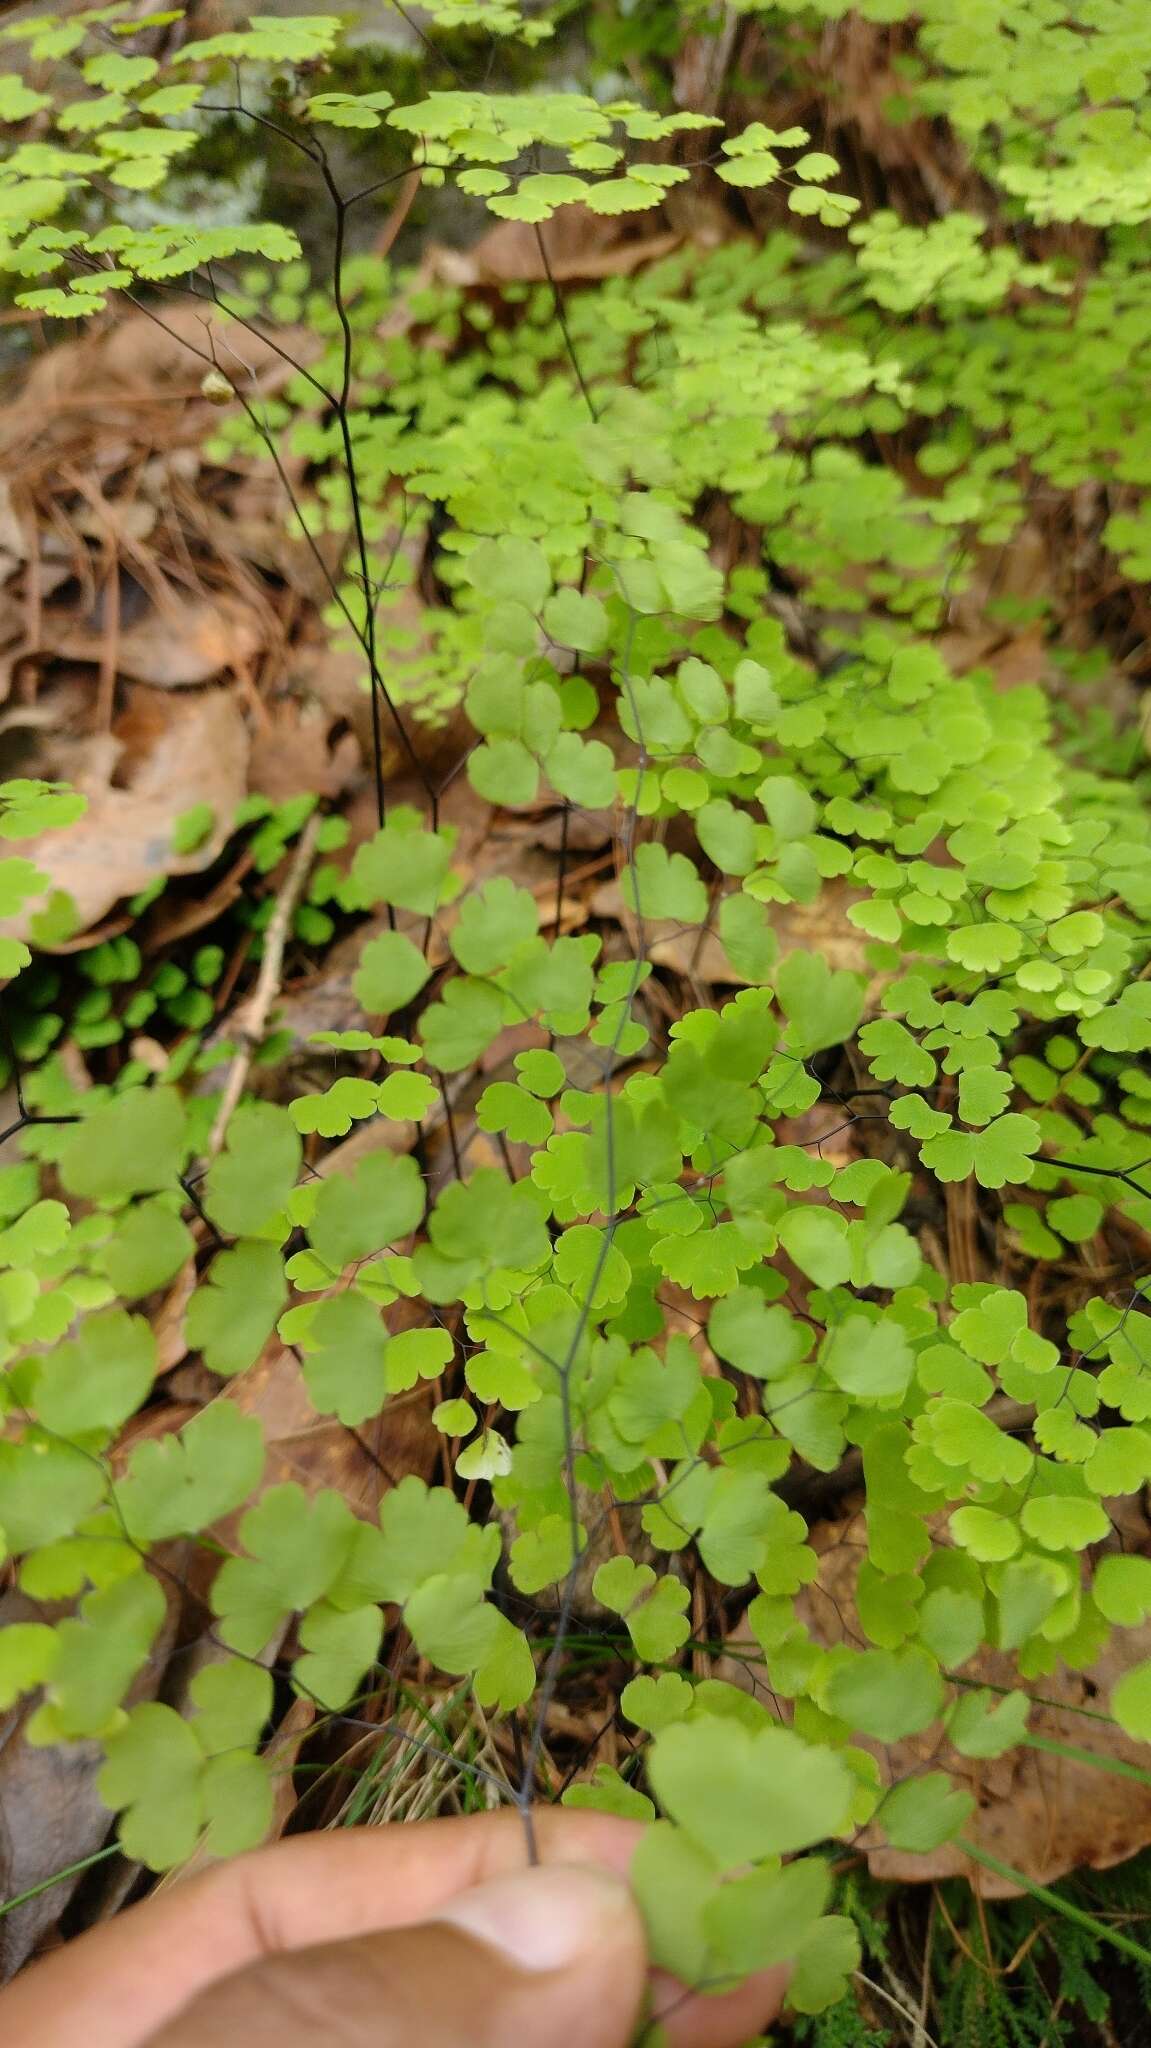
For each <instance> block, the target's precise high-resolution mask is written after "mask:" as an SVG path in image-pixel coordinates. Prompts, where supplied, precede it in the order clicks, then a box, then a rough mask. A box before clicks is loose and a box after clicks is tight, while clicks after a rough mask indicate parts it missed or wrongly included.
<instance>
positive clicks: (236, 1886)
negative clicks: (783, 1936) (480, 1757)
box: [0, 1808, 787, 2048]
mask: <svg viewBox="0 0 1151 2048" xmlns="http://www.w3.org/2000/svg"><path fill="white" fill-rule="evenodd" d="M536 1834H537V1839H538V1842H539V1851H540V1864H539V1866H538V1867H537V1868H535V1869H528V1868H525V1857H524V1835H523V1828H522V1825H521V1823H520V1820H519V1817H518V1816H517V1815H516V1814H515V1813H513V1812H510V1811H504V1812H499V1813H488V1814H476V1815H474V1816H472V1817H470V1818H468V1819H466V1820H434V1821H426V1822H421V1823H419V1824H416V1825H408V1826H402V1827H382V1828H363V1829H359V1830H348V1831H347V1832H334V1833H331V1834H320V1835H304V1836H297V1837H294V1838H293V1839H292V1840H290V1841H287V1842H281V1843H279V1844H278V1845H277V1846H276V1847H275V1848H271V1849H262V1850H259V1851H257V1852H256V1853H255V1854H254V1855H251V1856H243V1857H240V1858H238V1859H237V1860H236V1861H235V1862H234V1863H226V1864H220V1865H217V1866H215V1867H214V1868H213V1869H211V1870H209V1871H207V1872H206V1873H204V1874H203V1875H201V1876H198V1877H194V1878H190V1879H188V1880H187V1881H186V1882H183V1883H180V1884H177V1885H175V1886H173V1887H172V1888H171V1890H167V1891H162V1892H160V1893H159V1894H158V1895H157V1896H156V1897H155V1898H153V1899H150V1900H148V1901H147V1902H146V1903H145V1904H143V1905H140V1906H135V1907H133V1908H132V1909H131V1910H130V1911H129V1912H127V1913H124V1914H122V1915H121V1916H120V1917H119V1918H118V1919H116V1920H113V1921H110V1922H108V1923H107V1924H106V1925H105V1926H102V1927H99V1928H96V1929H94V1930H93V1931H92V1932H91V1933H90V1934H85V1935H82V1936H81V1937H80V1938H79V1939H78V1940H76V1941H74V1942H72V1943H70V1944H69V1946H68V1947H67V1948H65V1949H63V1950H61V1951H59V1953H57V1954H56V1955H54V1956H52V1957H50V1958H49V1959H48V1960H47V1961H45V1962H42V1963H39V1964H36V1965H35V1966H34V1967H33V1968H32V1969H31V1970H30V1971H28V1972H27V1974H26V1975H25V1976H23V1977H21V1978H20V1979H18V1981H17V1982H16V1983H15V1984H14V1985H12V1986H11V1987H10V1989H9V1990H8V1991H6V1992H4V1993H3V1994H2V1995H0V2038H2V2039H3V2040H4V2041H5V2042H11V2043H12V2044H13V2048H77V2044H82V2048H271V2044H273V2043H275V2044H276V2048H416V2044H418V2048H628V2043H629V2042H631V2041H632V2039H633V2038H634V2036H635V2034H636V2032H637V2030H638V2028H639V2026H640V2023H641V2018H642V2016H643V2015H644V2013H645V2012H648V2011H650V2013H651V2016H652V2017H653V2019H656V2020H660V2019H662V2022H663V2025H664V2026H665V2028H666V2040H667V2042H668V2043H669V2048H741V2044H742V2043H744V2042H747V2041H749V2040H750V2039H751V2038H752V2037H753V2036H754V2035H756V2034H757V2033H759V2032H760V2031H761V2029H762V2028H763V2027H765V2026H766V2025H768V2024H769V2022H770V2021H771V2020H772V2019H773V2018H774V2017H775V2015H776V2013H777V2012H778V2010H779V2007H780V2004H781V2002H782V1997H783V1991H784V1987H785V1984H786V1976H787V1973H786V1971H785V1970H783V1969H778V1968H777V1969H773V1970H768V1971H764V1972H763V1974H762V1975H761V1976H759V1977H757V1978H754V1979H752V1980H751V1981H750V1982H749V1983H748V1984H745V1985H743V1986H741V1987H740V1988H739V1989H738V1990H736V1991H732V1992H727V1993H724V1994H723V1995H721V1996H703V1995H693V1994H691V1993H690V1992H687V1991H685V1989H684V1987H683V1986H680V1985H677V1984H676V1983H675V1982H674V1980H672V1979H670V1978H667V1977H664V1976H663V1975H662V1973H660V1972H654V1973H653V1972H649V1970H648V1965H647V1957H646V1949H645V1944H644V1935H643V1927H642V1924H641V1922H640V1918H639V1914H638V1912H637V1911H636V1908H635V1905H634V1902H633V1900H632V1898H631V1895H630V1893H629V1892H628V1890H627V1888H626V1885H625V1883H624V1874H625V1872H626V1870H627V1867H628V1864H629V1862H630V1860H631V1856H632V1853H633V1850H634V1848H635V1845H636V1841H637V1840H638V1835H639V1830H638V1828H637V1826H636V1825H635V1824H634V1823H632V1822H630V1821H623V1820H617V1819H614V1818H613V1817H612V1816H610V1815H607V1814H596V1813H574V1812H563V1811H561V1810H559V1809H554V1808H547V1809H544V1810H543V1811H541V1812H539V1813H538V1814H537V1815H536ZM649 1992H650V1994H651V1998H650V2005H649V2004H648V2002H647V2001H648V1993H649Z"/></svg>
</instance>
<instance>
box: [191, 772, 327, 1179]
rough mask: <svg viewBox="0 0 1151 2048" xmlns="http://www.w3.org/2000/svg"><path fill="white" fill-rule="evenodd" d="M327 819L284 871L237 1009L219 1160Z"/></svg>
mask: <svg viewBox="0 0 1151 2048" xmlns="http://www.w3.org/2000/svg"><path fill="white" fill-rule="evenodd" d="M321 823H322V819H321V815H320V813H319V811H313V812H312V815H311V817H310V818H309V819H308V822H307V824H306V825H305V826H304V829H303V831H302V832H301V834H300V837H299V841H298V843H297V846H296V851H295V853H294V854H293V855H292V864H291V866H290V867H289V869H288V872H287V874H286V875H285V876H284V880H283V884H282V886H281V889H280V893H279V895H278V896H277V898H276V908H275V910H274V911H273V913H272V917H271V921H270V923H269V925H268V929H267V931H266V933H265V934H264V957H263V959H262V960H261V962H260V973H259V978H258V980H257V982H256V986H255V988H254V989H253V990H252V993H251V995H250V996H249V997H248V999H247V1001H246V1002H244V1003H242V1004H241V1006H240V1008H239V1010H238V1011H237V1013H236V1023H235V1027H234V1029H235V1035H236V1038H237V1039H238V1041H239V1043H238V1045H237V1047H236V1054H235V1058H234V1059H233V1061H232V1064H231V1066H230V1068H229V1069H228V1079H227V1082H226V1083H225V1086H224V1093H223V1095H222V1096H221V1097H220V1107H219V1109H218V1110H217V1111H216V1121H215V1123H214V1124H213V1125H212V1135H211V1137H210V1138H209V1139H208V1151H207V1156H208V1158H209V1159H214V1158H215V1157H216V1154H217V1152H218V1151H219V1150H220V1147H221V1145H222V1144H223V1142H224V1139H225V1137H226V1136H227V1131H228V1125H229V1123H230V1122H231V1120H232V1115H233V1112H234V1110H235V1108H236V1105H237V1103H238V1102H239V1100H240V1097H241V1095H242V1094H243V1092H244V1083H245V1081H246V1080H247V1078H248V1073H249V1070H250V1068H251V1065H252V1061H253V1059H254V1058H255V1054H256V1048H257V1046H258V1045H259V1043H260V1040H261V1039H262V1038H263V1036H264V1029H265V1026H266V1025H267V1022H268V1012H269V1010H270V1009H271V1007H272V1004H273V1003H274V1002H275V1000H276V997H277V996H278V995H279V993H280V980H281V977H282V975H283V971H284V946H285V944H286V942H287V937H288V926H289V925H290V924H291V921H292V912H293V911H294V910H295V907H296V904H297V902H298V901H299V897H300V891H301V890H302V888H303V886H304V883H305V882H306V880H307V878H308V869H309V868H310V867H311V865H312V858H313V856H314V854H315V851H316V840H317V838H318V836H319V831H320V825H321Z"/></svg>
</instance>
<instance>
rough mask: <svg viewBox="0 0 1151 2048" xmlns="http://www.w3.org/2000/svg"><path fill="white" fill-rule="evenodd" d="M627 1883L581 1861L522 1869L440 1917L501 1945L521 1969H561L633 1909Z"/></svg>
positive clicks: (458, 1902) (462, 1898)
mask: <svg viewBox="0 0 1151 2048" xmlns="http://www.w3.org/2000/svg"><path fill="white" fill-rule="evenodd" d="M630 1904H631V1902H630V1896H629V1894H628V1891H627V1888H626V1886H625V1885H623V1884H622V1883H621V1882H620V1880H619V1879H618V1878H615V1877H612V1876H611V1875H610V1874H609V1873H608V1872H607V1871H602V1870H593V1869H591V1868H590V1867H585V1866H584V1865H582V1864H564V1865H556V1864H552V1865H551V1866H550V1867H549V1868H547V1869H537V1870H522V1871H518V1872H517V1873H516V1875H515V1876H514V1877H501V1878H497V1879H495V1880H494V1881H493V1882H492V1883H491V1884H485V1885H477V1887H476V1889H475V1890H474V1891H471V1892H463V1893H461V1895H460V1897H459V1898H458V1899H453V1901H452V1903H451V1904H450V1905H448V1906H445V1907H444V1909H443V1911H442V1912H441V1913H439V1914H437V1916H436V1917H437V1919H439V1920H441V1921H446V1922H447V1923H448V1925H449V1926H450V1927H458V1928H460V1929H461V1931H462V1932H463V1933H465V1934H472V1935H474V1936H475V1937H476V1939H477V1940H479V1941H485V1942H487V1943H488V1945H489V1947H491V1948H494V1949H498V1950H499V1951H500V1953H501V1955H504V1956H506V1957H507V1959H508V1961H509V1962H510V1963H514V1964H515V1966H516V1968H517V1969H519V1970H562V1969H563V1968H564V1967H565V1966H566V1965H567V1964H570V1963H574V1962H576V1961H578V1960H579V1958H580V1957H582V1956H585V1955H586V1954H587V1952H588V1950H589V1949H591V1948H594V1947H595V1946H596V1944H597V1943H598V1942H601V1941H602V1940H603V1939H604V1935H605V1931H614V1930H617V1929H618V1927H619V1923H620V1915H621V1913H622V1914H626V1913H627V1912H628V1911H629V1910H630Z"/></svg>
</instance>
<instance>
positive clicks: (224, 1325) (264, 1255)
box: [185, 1243, 288, 1375]
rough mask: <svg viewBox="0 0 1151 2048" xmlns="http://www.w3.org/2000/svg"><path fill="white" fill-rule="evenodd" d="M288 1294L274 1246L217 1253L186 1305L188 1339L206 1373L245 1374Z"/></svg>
mask: <svg viewBox="0 0 1151 2048" xmlns="http://www.w3.org/2000/svg"><path fill="white" fill-rule="evenodd" d="M287 1298H288V1290H287V1287H286V1285H285V1282H284V1267H283V1261H282V1260H281V1258H280V1255H279V1252H278V1250H277V1248H276V1246H275V1245H270V1244H259V1243H242V1244H238V1245H236V1246H235V1248H234V1250H232V1251H228V1252H217V1254H216V1257H215V1258H214V1259H213V1261H212V1264H211V1265H210V1267H209V1268H208V1276H207V1279H206V1281H202V1282H201V1284H200V1286H199V1287H198V1288H197V1289H196V1292H195V1294H194V1295H193V1297H192V1300H191V1302H190V1303H189V1305H188V1315H187V1321H186V1324H185V1329H186V1333H187V1338H188V1342H189V1344H190V1345H192V1346H193V1348H195V1349H197V1350H200V1351H202V1352H203V1355H204V1363H205V1365H206V1366H207V1367H208V1369H209V1371H211V1372H218V1373H223V1374H225V1375H231V1374H233V1373H238V1372H244V1371H245V1370H246V1369H247V1367H248V1366H249V1365H252V1364H254V1363H255V1360H256V1359H257V1358H258V1357H259V1355H260V1352H261V1351H262V1349H263V1347H264V1344H265V1342H266V1340H267V1338H268V1337H269V1336H270V1335H271V1332H272V1330H273V1328H274V1327H275V1322H276V1317H277V1316H278V1315H279V1313H280V1310H281V1308H282V1307H283V1305H284V1303H285V1301H286V1300H287Z"/></svg>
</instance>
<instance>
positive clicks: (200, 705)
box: [2, 690, 248, 951]
mask: <svg viewBox="0 0 1151 2048" xmlns="http://www.w3.org/2000/svg"><path fill="white" fill-rule="evenodd" d="M122 751H123V749H122V748H121V746H120V745H119V744H118V743H115V744H114V745H113V746H112V747H108V746H107V745H105V744H101V743H100V742H93V743H91V744H90V745H89V747H88V748H87V749H86V760H85V756H84V755H82V756H81V758H80V760H79V761H78V762H77V763H76V764H75V765H74V766H73V767H72V768H71V771H70V773H69V780H71V781H72V783H73V784H74V786H75V787H76V788H78V789H79V790H80V791H81V792H82V793H83V794H84V795H85V796H86V797H87V799H88V809H87V811H86V812H85V814H84V816H83V817H82V818H79V819H77V821H76V823H75V824H74V825H69V826H67V827H66V828H65V829H64V830H62V831H57V832H44V833H42V834H41V835H40V837H39V838H37V839H29V840H26V841H25V842H24V843H23V845H22V847H21V851H22V853H24V854H25V856H26V857H27V858H28V859H29V860H31V861H34V862H35V864H36V866H37V867H38V868H40V869H41V870H42V872H43V873H45V874H46V875H47V876H48V877H49V882H50V889H52V890H54V889H64V890H66V891H67V892H68V894H69V895H70V896H71V898H72V900H73V902H74V903H75V905H76V911H77V918H78V926H79V930H80V932H86V931H87V930H88V928H89V927H90V926H91V925H93V924H95V923H96V921H97V919H99V918H101V917H103V916H104V914H105V912H106V911H108V910H110V909H111V907H112V905H113V904H114V903H118V902H119V901H120V899H121V898H122V897H124V896H133V895H135V893H136V892H137V890H139V889H143V888H145V887H146V886H147V884H148V883H149V882H153V881H155V880H156V878H157V877H158V876H163V875H189V874H198V873H199V872H200V871H201V870H202V869H204V868H206V867H208V866H210V864H211V863H212V861H213V860H215V858H216V856H217V854H218V853H219V852H220V849H221V847H222V846H223V844H224V841H225V840H226V838H227V837H228V834H229V832H230V831H231V829H232V820H233V817H234V816H235V812H236V808H237V805H238V804H239V803H240V801H241V799H242V798H243V796H244V795H245V792H246V789H247V765H248V735H247V732H246V731H245V728H244V721H243V718H242V716H241V714H240V710H239V707H238V705H237V703H236V701H235V698H234V697H233V696H232V694H231V693H230V692H229V691H227V690H209V691H204V692H202V693H197V694H196V695H195V696H189V697H176V698H170V699H165V700H164V715H163V724H162V726H161V728H160V729H159V731H158V732H156V734H155V736H154V739H153V741H152V743H151V744H150V745H148V746H146V748H145V749H144V750H143V751H142V752H141V754H140V756H139V758H138V759H136V760H135V761H134V762H133V764H132V773H131V778H130V781H129V782H128V786H127V787H116V786H115V785H114V784H113V781H112V774H113V772H114V770H115V769H116V768H117V767H118V766H119V762H118V760H117V758H116V757H117V756H118V755H119V754H120V753H121V752H122ZM197 804H210V805H211V807H212V810H213V812H214V814H215V819H216V823H215V827H214V829H213V830H212V832H211V833H210V834H209V836H208V838H207V839H206V840H205V842H204V844H203V845H202V846H201V847H200V848H199V849H198V850H197V851H196V852H195V853H190V854H183V855H180V854H175V853H173V851H172V828H173V826H174V825H175V823H176V820H177V818H179V817H180V816H181V814H182V813H183V812H185V811H188V810H191V809H192V808H193V807H194V806H195V805H197ZM48 893H50V892H49V891H45V892H44V895H45V896H47V894H48ZM43 901H44V897H40V898H36V899H33V900H32V901H31V902H30V903H29V904H27V905H26V906H25V908H24V910H23V911H22V913H21V915H20V916H19V917H18V918H11V919H8V920H6V921H5V923H4V925H3V927H2V928H3V930H4V931H5V932H8V933H11V934H12V935H13V936H16V937H23V936H25V935H26V933H27V930H28V925H29V920H30V919H31V917H32V916H33V915H34V914H35V912H36V910H37V908H38V907H40V905H41V904H42V903H43ZM44 950H45V951H52V950H65V949H64V948H51V947H46V948H44Z"/></svg>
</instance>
